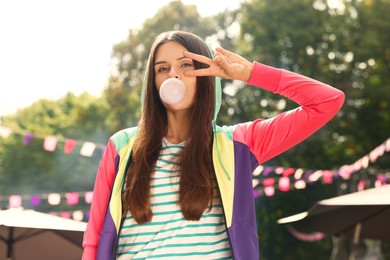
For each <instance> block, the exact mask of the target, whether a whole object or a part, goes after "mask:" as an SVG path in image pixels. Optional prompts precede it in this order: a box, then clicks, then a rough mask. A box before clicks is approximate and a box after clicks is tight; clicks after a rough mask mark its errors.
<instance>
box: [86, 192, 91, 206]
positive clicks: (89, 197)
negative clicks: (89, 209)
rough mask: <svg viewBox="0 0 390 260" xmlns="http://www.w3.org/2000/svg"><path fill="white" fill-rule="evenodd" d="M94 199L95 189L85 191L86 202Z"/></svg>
mask: <svg viewBox="0 0 390 260" xmlns="http://www.w3.org/2000/svg"><path fill="white" fill-rule="evenodd" d="M92 199H93V191H87V192H86V193H85V203H87V204H91V203H92Z"/></svg>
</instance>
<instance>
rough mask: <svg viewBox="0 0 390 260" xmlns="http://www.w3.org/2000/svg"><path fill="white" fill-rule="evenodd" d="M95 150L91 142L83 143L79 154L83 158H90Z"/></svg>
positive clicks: (94, 145)
mask: <svg viewBox="0 0 390 260" xmlns="http://www.w3.org/2000/svg"><path fill="white" fill-rule="evenodd" d="M95 149H96V144H95V143H91V142H85V143H84V144H83V146H82V147H81V149H80V154H81V155H83V156H87V157H91V156H92V155H93V152H94V151H95Z"/></svg>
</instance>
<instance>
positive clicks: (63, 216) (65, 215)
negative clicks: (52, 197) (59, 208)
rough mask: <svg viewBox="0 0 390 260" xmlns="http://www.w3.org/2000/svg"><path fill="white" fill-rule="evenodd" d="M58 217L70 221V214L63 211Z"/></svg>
mask: <svg viewBox="0 0 390 260" xmlns="http://www.w3.org/2000/svg"><path fill="white" fill-rule="evenodd" d="M60 217H61V218H67V219H70V213H69V212H67V211H63V212H61V213H60Z"/></svg>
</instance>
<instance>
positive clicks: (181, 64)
mask: <svg viewBox="0 0 390 260" xmlns="http://www.w3.org/2000/svg"><path fill="white" fill-rule="evenodd" d="M184 51H187V49H186V48H184V47H183V46H182V45H180V44H179V43H177V42H173V41H172V42H167V43H164V44H162V45H161V46H160V47H159V48H158V49H157V51H156V54H155V64H154V71H155V75H156V77H155V84H156V86H157V91H159V90H160V86H161V84H162V83H163V82H164V80H166V79H169V78H178V79H180V80H181V81H182V82H183V83H184V85H185V86H186V88H187V91H186V95H185V97H184V100H183V101H182V102H180V103H178V104H175V105H168V104H165V103H164V106H165V107H166V108H167V109H168V110H171V111H179V110H186V109H190V108H191V107H192V106H193V104H194V101H195V93H196V77H186V76H184V71H188V70H194V69H195V68H194V62H193V60H192V59H190V58H187V57H184V54H183V53H184Z"/></svg>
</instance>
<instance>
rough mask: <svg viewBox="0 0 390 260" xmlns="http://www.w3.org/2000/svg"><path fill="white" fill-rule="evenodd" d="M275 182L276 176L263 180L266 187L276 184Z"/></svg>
mask: <svg viewBox="0 0 390 260" xmlns="http://www.w3.org/2000/svg"><path fill="white" fill-rule="evenodd" d="M274 184H275V179H274V178H265V179H264V180H263V186H265V187H269V186H274Z"/></svg>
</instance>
